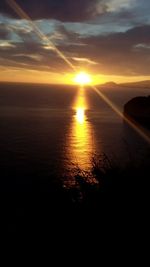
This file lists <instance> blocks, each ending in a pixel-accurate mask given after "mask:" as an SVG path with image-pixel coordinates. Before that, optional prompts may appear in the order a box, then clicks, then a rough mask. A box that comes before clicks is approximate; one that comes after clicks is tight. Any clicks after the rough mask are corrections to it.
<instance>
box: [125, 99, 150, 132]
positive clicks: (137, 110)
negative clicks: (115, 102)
mask: <svg viewBox="0 0 150 267" xmlns="http://www.w3.org/2000/svg"><path fill="white" fill-rule="evenodd" d="M124 115H125V116H126V117H128V118H130V119H132V120H134V121H135V122H137V123H139V124H141V125H142V126H144V127H147V128H150V96H148V97H144V96H139V97H135V98H133V99H131V100H130V101H129V102H127V103H126V104H125V105H124Z"/></svg>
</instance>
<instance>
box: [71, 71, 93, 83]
mask: <svg viewBox="0 0 150 267" xmlns="http://www.w3.org/2000/svg"><path fill="white" fill-rule="evenodd" d="M74 82H75V83H78V84H80V85H85V84H91V82H92V79H91V76H90V75H89V74H87V73H85V72H80V73H78V74H77V75H76V76H75V77H74Z"/></svg>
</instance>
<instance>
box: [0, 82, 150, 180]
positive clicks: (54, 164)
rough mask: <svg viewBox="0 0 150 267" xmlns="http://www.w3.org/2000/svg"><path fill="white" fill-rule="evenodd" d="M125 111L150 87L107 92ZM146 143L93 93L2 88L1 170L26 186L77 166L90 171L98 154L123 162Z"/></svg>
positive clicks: (77, 89) (64, 88) (48, 87)
mask: <svg viewBox="0 0 150 267" xmlns="http://www.w3.org/2000/svg"><path fill="white" fill-rule="evenodd" d="M101 90H102V92H103V94H105V95H106V96H107V97H108V98H109V100H110V101H111V102H112V103H113V104H115V105H116V106H117V108H118V109H119V110H120V111H122V110H123V105H124V104H125V103H126V102H127V101H128V100H130V99H131V98H132V97H135V96H139V95H149V94H150V89H147V88H137V89H136V88H133V89H132V88H123V87H122V88H121V87H120V88H119V87H116V88H103V89H101ZM146 147H147V143H146V142H145V141H144V140H143V139H142V138H141V137H139V136H138V135H137V133H135V131H133V130H132V129H130V128H129V127H128V126H127V125H125V124H124V122H123V120H122V118H120V117H119V116H118V115H117V114H116V113H115V112H114V111H113V110H112V109H111V108H110V107H109V106H108V105H107V104H106V103H105V102H104V101H103V100H102V99H101V98H100V97H99V96H98V95H97V94H96V93H95V92H94V91H93V90H92V89H91V88H80V87H77V86H55V85H24V84H5V83H2V84H1V85H0V169H1V174H2V175H3V176H4V177H5V176H6V177H7V176H10V175H12V176H16V177H17V178H16V179H17V182H18V183H19V182H20V183H22V179H24V180H25V181H27V180H30V179H32V176H37V177H38V176H43V177H47V176H49V177H50V176H52V175H53V176H54V177H57V176H58V177H59V176H60V174H62V173H65V172H67V171H68V170H70V169H71V168H72V167H73V166H74V165H78V166H79V167H81V168H83V169H89V168H90V167H91V158H92V156H93V154H94V153H96V154H102V153H106V154H107V155H108V156H110V155H111V157H116V158H118V159H119V160H124V159H126V158H127V157H128V153H129V150H130V153H133V154H136V155H140V153H143V151H144V150H145V148H146Z"/></svg>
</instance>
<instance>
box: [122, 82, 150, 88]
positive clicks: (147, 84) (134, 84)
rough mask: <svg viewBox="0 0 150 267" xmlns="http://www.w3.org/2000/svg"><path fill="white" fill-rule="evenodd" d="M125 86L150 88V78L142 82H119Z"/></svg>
mask: <svg viewBox="0 0 150 267" xmlns="http://www.w3.org/2000/svg"><path fill="white" fill-rule="evenodd" d="M119 85H120V86H123V87H129V88H148V89H149V88H150V80H147V81H141V82H131V83H121V84H119Z"/></svg>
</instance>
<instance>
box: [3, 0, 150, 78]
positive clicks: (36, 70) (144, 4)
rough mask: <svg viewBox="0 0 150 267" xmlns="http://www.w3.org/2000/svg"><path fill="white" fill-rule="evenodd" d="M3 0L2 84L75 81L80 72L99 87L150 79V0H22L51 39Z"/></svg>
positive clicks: (26, 9)
mask: <svg viewBox="0 0 150 267" xmlns="http://www.w3.org/2000/svg"><path fill="white" fill-rule="evenodd" d="M7 2H8V1H7V0H0V80H7V81H31V82H52V83H58V82H59V83H61V82H69V81H70V80H69V79H70V78H69V77H70V76H69V73H73V69H71V67H70V66H69V64H67V63H66V62H65V61H64V60H63V59H62V58H60V57H59V55H58V54H57V53H56V51H55V50H54V49H53V47H52V46H51V45H49V44H48V42H47V40H48V39H49V40H50V41H51V42H53V44H55V45H56V47H57V48H58V49H59V50H60V51H61V52H62V53H63V54H64V55H65V57H66V58H67V61H69V62H71V64H72V65H74V66H75V67H76V68H77V69H79V70H80V69H83V70H85V71H87V72H89V73H91V74H93V75H95V77H96V80H97V82H104V81H109V80H114V81H120V82H122V81H132V80H133V81H136V80H142V79H150V16H149V14H150V1H149V0H142V1H141V0H105V1H104V0H32V1H31V0H16V2H17V3H18V4H19V6H20V7H21V8H22V9H23V10H24V11H25V12H26V14H28V15H29V16H30V18H32V20H33V21H34V23H35V24H36V25H37V27H38V28H39V29H40V31H41V32H42V33H43V34H44V35H45V36H46V37H47V38H46V40H41V39H40V38H39V36H38V35H37V34H36V32H35V30H34V29H33V27H32V25H31V24H30V23H29V22H28V20H26V19H22V18H21V17H19V16H18V15H17V14H16V12H15V11H14V10H13V9H12V8H11V7H10V6H9V5H8V3H7Z"/></svg>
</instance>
